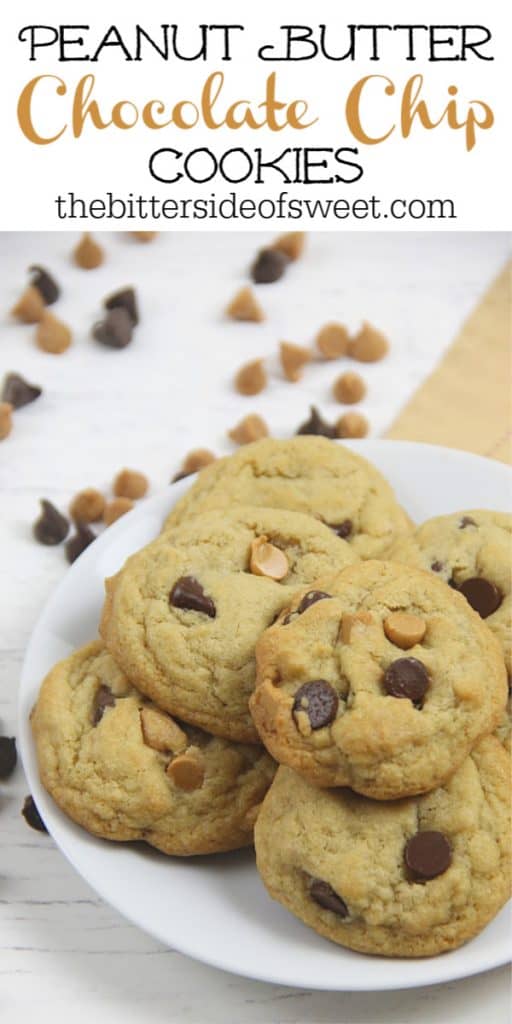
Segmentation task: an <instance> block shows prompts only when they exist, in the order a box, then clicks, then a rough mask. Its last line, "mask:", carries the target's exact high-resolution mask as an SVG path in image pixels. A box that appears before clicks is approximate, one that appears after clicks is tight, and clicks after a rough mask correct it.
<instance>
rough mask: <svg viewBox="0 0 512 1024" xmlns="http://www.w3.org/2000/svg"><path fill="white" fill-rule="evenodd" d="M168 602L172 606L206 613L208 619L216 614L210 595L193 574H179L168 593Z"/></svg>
mask: <svg viewBox="0 0 512 1024" xmlns="http://www.w3.org/2000/svg"><path fill="white" fill-rule="evenodd" d="M169 602H170V604H171V605H172V606H173V607H174V608H183V609H184V610H185V611H193V612H201V613H202V614H203V615H208V616H209V617H210V619H214V618H215V616H216V614H217V611H216V608H215V605H214V603H213V601H212V599H211V597H208V596H207V594H205V592H204V590H203V588H202V586H201V584H200V582H199V580H196V578H195V576H180V578H179V580H176V583H175V584H174V586H173V588H172V590H171V593H170V594H169Z"/></svg>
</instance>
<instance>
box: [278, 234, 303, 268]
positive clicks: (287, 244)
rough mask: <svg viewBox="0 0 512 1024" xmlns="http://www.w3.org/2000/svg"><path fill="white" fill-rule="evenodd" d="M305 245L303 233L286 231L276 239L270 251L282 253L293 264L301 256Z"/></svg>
mask: <svg viewBox="0 0 512 1024" xmlns="http://www.w3.org/2000/svg"><path fill="white" fill-rule="evenodd" d="M305 244H306V232H305V231H287V232H286V234H284V235H279V237H278V238H276V240H275V242H273V244H272V249H277V250H278V252H282V253H284V255H285V256H286V257H287V258H288V259H289V260H291V261H292V262H293V261H294V260H298V259H299V257H300V256H302V253H303V252H304V246H305Z"/></svg>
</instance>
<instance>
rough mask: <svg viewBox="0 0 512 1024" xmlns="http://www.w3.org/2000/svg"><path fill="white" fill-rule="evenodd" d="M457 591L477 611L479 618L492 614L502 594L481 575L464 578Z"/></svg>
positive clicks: (500, 600) (499, 602)
mask: <svg viewBox="0 0 512 1024" xmlns="http://www.w3.org/2000/svg"><path fill="white" fill-rule="evenodd" d="M459 591H460V593H461V594H464V597H465V598H466V601H467V602H468V604H470V605H471V607H472V608H474V609H475V612H478V614H479V616H480V618H481V619H486V618H487V617H488V616H489V615H492V613H493V612H495V611H496V609H497V608H499V606H500V604H501V602H502V601H503V595H502V594H501V592H500V591H499V590H498V588H497V587H496V586H495V585H494V583H491V582H490V581H489V580H486V579H484V578H483V576H472V577H471V579H469V580H464V582H463V583H461V585H460V587H459Z"/></svg>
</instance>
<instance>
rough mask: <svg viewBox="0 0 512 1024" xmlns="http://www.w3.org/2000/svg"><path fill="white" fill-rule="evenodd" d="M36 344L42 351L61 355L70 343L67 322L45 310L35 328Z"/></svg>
mask: <svg viewBox="0 0 512 1024" xmlns="http://www.w3.org/2000/svg"><path fill="white" fill-rule="evenodd" d="M36 344H37V346H38V348H41V349H42V350H43V352H50V353H51V354H52V355H54V356H58V355H61V353H62V352H65V351H66V349H67V348H69V346H70V345H71V331H70V329H69V327H68V326H67V324H64V323H62V320H57V317H56V316H54V315H53V313H49V312H48V310H45V311H44V312H43V314H42V316H41V319H40V321H39V324H38V327H37V330H36Z"/></svg>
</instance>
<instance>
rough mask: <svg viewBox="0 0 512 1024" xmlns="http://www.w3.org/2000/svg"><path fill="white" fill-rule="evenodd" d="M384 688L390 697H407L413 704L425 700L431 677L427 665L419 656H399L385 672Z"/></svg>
mask: <svg viewBox="0 0 512 1024" xmlns="http://www.w3.org/2000/svg"><path fill="white" fill-rule="evenodd" d="M383 683H384V689H385V690H386V693H388V694H389V696H390V697H406V698H407V699H408V700H412V702H413V704H419V703H421V701H422V700H423V697H424V696H425V694H426V692H427V690H428V687H429V685H430V679H429V675H428V672H427V670H426V668H425V666H424V665H423V664H422V662H421V661H418V659H417V658H398V659H397V660H396V661H393V662H391V665H388V667H387V669H386V671H385V673H384V679H383Z"/></svg>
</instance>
